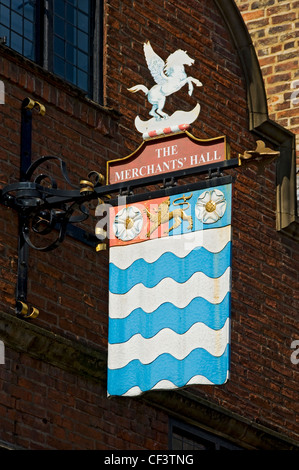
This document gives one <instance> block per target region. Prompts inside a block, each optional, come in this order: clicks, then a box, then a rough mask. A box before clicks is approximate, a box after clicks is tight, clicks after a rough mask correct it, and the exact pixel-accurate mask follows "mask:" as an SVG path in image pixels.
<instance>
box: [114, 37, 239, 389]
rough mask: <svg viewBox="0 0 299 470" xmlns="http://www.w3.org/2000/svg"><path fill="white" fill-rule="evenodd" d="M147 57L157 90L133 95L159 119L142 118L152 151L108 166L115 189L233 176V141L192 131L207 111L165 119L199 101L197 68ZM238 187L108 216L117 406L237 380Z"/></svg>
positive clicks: (219, 185) (208, 187)
mask: <svg viewBox="0 0 299 470" xmlns="http://www.w3.org/2000/svg"><path fill="white" fill-rule="evenodd" d="M144 54H145V59H146V62H147V65H148V68H149V70H150V72H151V74H152V77H153V78H154V80H155V83H156V84H155V85H154V86H153V87H152V88H150V89H148V88H147V87H145V86H144V85H135V86H134V87H132V88H130V89H129V91H130V92H133V93H136V92H143V93H145V95H146V96H147V98H148V102H149V103H150V104H151V106H152V107H151V110H150V112H149V114H150V116H151V118H150V119H149V120H148V121H142V120H141V119H140V117H139V116H137V117H136V119H135V126H136V129H137V131H138V132H140V133H141V134H142V137H143V142H142V144H141V145H140V146H139V148H138V149H137V150H136V151H135V152H133V153H132V154H131V155H129V156H127V157H125V158H121V159H116V160H113V161H109V162H108V163H107V184H109V185H114V184H116V185H117V184H119V183H120V184H121V187H122V188H125V187H126V182H128V186H127V188H129V187H130V182H132V181H134V184H135V186H136V183H135V182H136V180H137V182H138V183H139V180H140V184H143V185H144V184H147V183H149V185H150V184H151V181H154V180H155V181H157V176H159V175H165V179H166V178H167V175H168V178H169V175H171V174H173V173H176V172H178V176H180V175H182V176H186V175H187V174H188V175H191V176H192V172H193V174H194V173H196V172H197V173H198V167H201V166H202V167H204V168H205V170H204V171H207V172H208V171H209V170H210V169H212V168H223V167H225V166H226V165H227V163H228V162H227V161H226V160H228V159H229V158H230V157H229V147H228V144H227V142H226V138H225V137H224V136H221V137H215V138H212V139H204V140H203V139H197V138H195V137H194V136H192V135H191V134H190V132H189V130H188V129H189V127H190V124H191V123H192V122H194V120H195V119H196V118H197V117H198V115H199V112H200V105H199V104H198V103H197V104H196V106H195V107H194V108H193V109H192V110H191V111H188V112H184V111H175V112H174V114H173V115H172V116H168V115H167V114H166V113H165V111H164V110H163V108H164V105H165V101H166V98H167V97H168V96H169V95H171V94H172V93H175V92H176V91H178V90H179V89H180V88H181V87H183V86H184V85H187V86H188V93H189V95H190V96H191V95H192V92H193V86H194V85H195V86H201V85H202V84H201V82H200V81H199V80H197V79H195V78H193V77H189V76H187V74H186V72H185V70H184V66H185V65H188V66H191V65H192V64H193V63H194V60H193V59H191V58H190V57H189V56H188V54H187V53H186V52H184V51H182V50H178V51H175V52H174V53H173V54H171V55H170V56H169V57H168V58H167V60H166V61H165V62H164V61H163V60H162V59H161V58H160V57H159V56H158V55H157V54H156V53H155V52H154V51H153V49H152V47H151V45H150V43H149V42H148V43H145V44H144ZM193 169H194V171H193ZM195 169H196V171H195ZM145 178H146V179H147V180H146V182H144V181H141V180H143V179H145ZM151 178H152V180H151ZM163 179H164V176H163ZM122 183H123V185H122ZM231 183H232V178H231V177H230V176H225V177H218V176H216V177H214V178H212V179H211V180H204V181H198V182H196V183H193V184H192V185H191V186H190V185H187V186H185V187H184V186H182V187H179V186H176V187H172V188H171V187H169V186H168V187H167V190H166V189H165V186H164V189H163V188H162V189H161V190H159V191H158V193H159V194H157V192H156V193H153V194H151V195H149V196H147V194H146V193H145V195H144V198H143V197H140V194H139V195H135V196H134V195H133V196H132V195H130V196H128V197H127V198H126V197H124V196H121V197H120V198H119V199H118V201H116V202H114V204H111V206H110V207H109V218H108V219H109V223H108V239H109V319H108V374H107V377H108V383H107V389H108V390H107V393H108V395H109V396H120V395H121V396H138V395H140V394H141V393H143V392H146V391H150V390H171V389H176V388H179V387H184V386H186V385H196V384H210V385H221V384H224V383H226V381H227V380H228V376H229V349H230V297H231V243H232V242H231V207H232V184H231ZM128 193H130V192H129V191H128Z"/></svg>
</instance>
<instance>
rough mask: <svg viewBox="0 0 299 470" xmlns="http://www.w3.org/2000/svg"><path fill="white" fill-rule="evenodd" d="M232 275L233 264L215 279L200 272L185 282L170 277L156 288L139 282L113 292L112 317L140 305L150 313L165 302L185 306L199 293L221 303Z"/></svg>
mask: <svg viewBox="0 0 299 470" xmlns="http://www.w3.org/2000/svg"><path fill="white" fill-rule="evenodd" d="M230 278H231V268H230V267H228V268H227V269H226V271H225V272H224V273H223V275H222V276H220V277H218V278H215V279H214V278H211V277H208V276H206V275H205V274H204V273H201V272H196V273H194V274H193V275H192V276H191V277H190V279H188V281H186V282H184V283H182V284H180V283H179V282H176V281H174V280H173V279H171V278H169V277H167V278H164V279H162V281H161V282H159V284H157V285H156V286H155V287H152V288H150V287H145V286H144V285H143V284H136V285H135V286H134V287H132V289H130V290H129V292H127V293H126V294H112V293H111V292H109V317H110V318H126V317H127V316H128V315H130V313H131V312H132V311H133V310H135V309H136V308H142V309H143V310H144V311H145V312H146V313H150V312H153V311H154V310H156V309H157V308H158V307H159V306H160V305H161V304H163V303H165V302H171V303H172V304H173V305H175V306H176V307H179V308H184V307H186V306H187V305H188V304H189V303H190V302H191V300H192V299H194V298H196V297H202V298H204V299H206V300H207V301H208V302H210V303H212V304H218V303H220V302H222V300H223V299H224V297H225V296H226V294H227V293H228V292H229V291H230Z"/></svg>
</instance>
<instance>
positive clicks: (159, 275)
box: [109, 242, 231, 294]
mask: <svg viewBox="0 0 299 470" xmlns="http://www.w3.org/2000/svg"><path fill="white" fill-rule="evenodd" d="M230 259H231V242H228V243H227V245H226V246H225V248H224V249H223V250H222V251H220V252H219V253H210V252H209V251H208V250H206V249H205V248H202V247H201V248H200V249H198V248H195V249H194V250H192V251H191V252H190V253H189V254H188V255H187V256H186V257H185V258H179V257H177V256H176V255H174V254H173V253H169V252H167V253H164V254H163V255H162V256H160V258H159V259H158V260H156V261H155V262H153V263H147V262H146V261H145V260H144V259H143V258H142V259H138V260H136V261H134V263H132V264H131V266H129V267H128V268H127V269H119V268H117V267H116V266H115V265H114V264H113V263H110V265H109V279H110V282H109V289H110V292H111V293H113V294H125V293H126V292H128V291H129V290H130V289H132V287H133V286H135V285H136V284H139V283H142V284H143V285H144V286H145V287H149V288H152V287H154V286H156V285H157V284H158V283H159V282H160V281H161V280H162V279H164V278H166V277H171V278H172V279H174V280H175V281H176V282H180V283H184V282H186V281H187V280H188V279H190V277H191V276H192V275H193V274H194V273H195V272H198V271H201V272H203V273H204V274H205V275H206V276H209V277H212V278H217V277H220V276H222V274H223V273H224V272H225V270H226V269H227V267H228V266H229V265H230Z"/></svg>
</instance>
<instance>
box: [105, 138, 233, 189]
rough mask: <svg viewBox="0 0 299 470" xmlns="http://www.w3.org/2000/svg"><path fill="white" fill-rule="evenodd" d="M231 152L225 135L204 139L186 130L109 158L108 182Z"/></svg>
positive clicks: (205, 161) (214, 160)
mask: <svg viewBox="0 0 299 470" xmlns="http://www.w3.org/2000/svg"><path fill="white" fill-rule="evenodd" d="M228 153H229V152H228V145H227V142H226V137H225V136H221V137H216V138H213V139H205V140H202V139H197V138H195V137H194V136H192V135H191V134H190V133H189V132H183V133H181V134H175V135H171V136H168V137H165V136H164V137H160V138H155V139H151V140H147V141H144V142H143V143H142V144H141V145H140V147H139V148H138V149H137V150H136V151H135V152H133V153H132V154H131V155H129V156H127V157H124V158H120V159H117V160H111V161H109V162H107V184H115V183H122V182H125V181H132V180H136V179H140V178H146V177H150V176H153V175H159V174H164V173H170V172H173V171H178V170H184V169H187V168H192V167H198V166H203V165H210V164H211V163H217V162H222V161H224V160H226V159H228V158H229V156H228Z"/></svg>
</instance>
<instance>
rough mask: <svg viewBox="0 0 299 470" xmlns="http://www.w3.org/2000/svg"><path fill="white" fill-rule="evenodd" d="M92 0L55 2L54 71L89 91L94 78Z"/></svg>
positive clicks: (56, 0)
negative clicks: (92, 77)
mask: <svg viewBox="0 0 299 470" xmlns="http://www.w3.org/2000/svg"><path fill="white" fill-rule="evenodd" d="M90 11H91V8H90V0H84V1H79V0H67V1H61V0H55V1H54V5H53V72H54V73H56V74H57V75H59V76H60V77H62V78H65V80H67V81H69V82H71V83H73V84H74V85H77V86H78V87H79V88H82V89H83V90H85V91H87V92H88V91H89V89H90V83H91V76H92V54H91V47H90V44H91V15H90Z"/></svg>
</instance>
